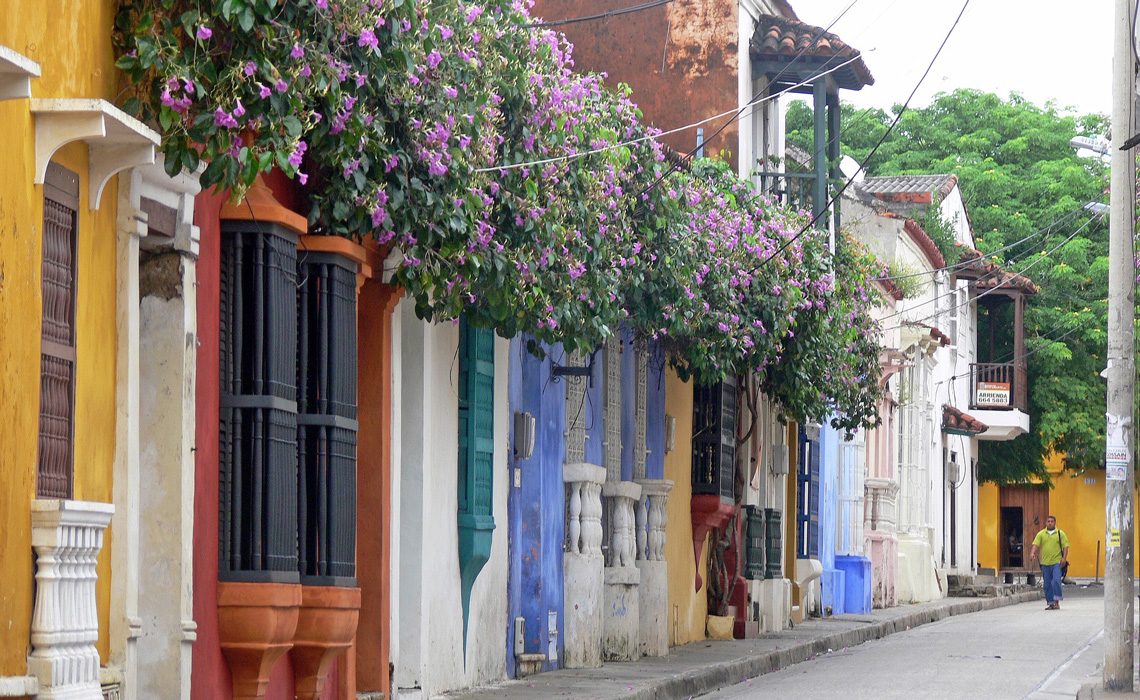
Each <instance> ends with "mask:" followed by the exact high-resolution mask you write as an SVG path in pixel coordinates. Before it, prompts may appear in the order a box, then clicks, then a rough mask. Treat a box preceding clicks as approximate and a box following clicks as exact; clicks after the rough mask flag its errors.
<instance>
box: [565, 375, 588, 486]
mask: <svg viewBox="0 0 1140 700" xmlns="http://www.w3.org/2000/svg"><path fill="white" fill-rule="evenodd" d="M566 366H567V367H585V366H586V360H585V358H584V357H582V354H581V353H578V352H574V353H570V354H569V355H567V358H566ZM565 380H566V462H567V463H570V464H573V463H575V462H585V461H586V382H588V381H589V379H588V378H587V377H572V376H568V377H566V378H565Z"/></svg>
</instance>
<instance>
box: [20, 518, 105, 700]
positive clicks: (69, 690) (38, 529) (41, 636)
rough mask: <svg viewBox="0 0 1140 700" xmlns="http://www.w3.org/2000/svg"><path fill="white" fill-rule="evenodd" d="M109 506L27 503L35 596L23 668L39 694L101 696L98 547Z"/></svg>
mask: <svg viewBox="0 0 1140 700" xmlns="http://www.w3.org/2000/svg"><path fill="white" fill-rule="evenodd" d="M113 512H114V508H113V507H112V506H111V505H110V504H106V503H84V502H80V501H62V500H42V501H33V503H32V546H33V549H34V550H35V552H36V600H35V606H34V609H33V614H32V630H31V631H32V634H31V643H32V653H31V654H30V655H29V657H28V670H29V673H30V674H31V675H33V676H35V677H36V678H37V680H38V681H39V687H40V692H41V694H42V695H43V696H45V697H63V696H66V697H69V698H76V699H79V700H86V699H88V698H91V699H93V700H98V699H99V698H101V697H102V694H101V692H100V689H99V652H98V650H97V649H96V648H95V644H96V643H97V642H98V640H99V611H98V608H97V604H96V600H97V596H96V587H97V586H96V584H97V578H98V569H97V563H98V557H99V550H100V549H101V548H102V546H103V531H104V529H105V528H106V527H107V524H108V523H109V522H110V520H111V514H112V513H113Z"/></svg>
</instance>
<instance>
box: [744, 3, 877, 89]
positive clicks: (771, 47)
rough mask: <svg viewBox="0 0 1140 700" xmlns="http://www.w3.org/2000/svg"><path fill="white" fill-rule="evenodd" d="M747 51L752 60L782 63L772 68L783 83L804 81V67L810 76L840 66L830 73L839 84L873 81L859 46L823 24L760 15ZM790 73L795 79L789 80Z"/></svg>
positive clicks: (848, 85) (851, 85) (855, 86)
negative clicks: (817, 25) (845, 39)
mask: <svg viewBox="0 0 1140 700" xmlns="http://www.w3.org/2000/svg"><path fill="white" fill-rule="evenodd" d="M748 52H749V55H750V56H751V57H752V60H753V61H755V62H758V63H768V64H776V65H782V66H783V68H776V69H775V70H773V71H772V72H773V73H775V74H778V75H781V76H782V78H783V80H782V82H798V81H799V80H803V79H804V73H805V70H806V72H807V73H808V75H809V76H810V75H820V74H822V73H824V72H826V71H828V70H831V69H833V68H836V67H837V66H842V67H841V68H838V69H837V70H835V71H834V72H832V73H830V76H831V77H832V79H833V80H834V81H835V84H836V85H837V86H838V87H840V88H843V89H847V90H859V89H860V88H862V87H863V86H865V85H874V84H875V79H874V77H872V76H871V71H870V69H868V68H867V64H866V63H864V62H863V58H862V54H861V53H860V52H859V50H858V49H856V48H854V47H852V46H850V45H849V44H847V43H846V42H844V41H843V40H842V39H840V38H839V37H838V36H836V35H835V34H832V33H831V32H828V31H826V30H824V29H823V28H822V27H816V26H814V25H811V24H807V23H805V22H801V21H799V20H798V19H792V18H789V17H777V16H775V15H761V16H760V17H759V18H758V19H757V20H756V29H755V30H754V31H753V33H752V39H751V40H750V41H749V44H748ZM848 61H850V62H849V63H848ZM793 64H794V65H793ZM792 68H795V69H796V70H794V71H793V70H791V69H792ZM793 76H795V77H796V78H797V80H790V78H791V77H793Z"/></svg>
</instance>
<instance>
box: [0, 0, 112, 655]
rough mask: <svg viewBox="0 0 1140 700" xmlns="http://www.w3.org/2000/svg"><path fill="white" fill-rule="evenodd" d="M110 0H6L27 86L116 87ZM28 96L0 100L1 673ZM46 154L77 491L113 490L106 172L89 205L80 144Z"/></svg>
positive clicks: (102, 643) (22, 486) (6, 624)
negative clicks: (68, 245) (67, 289)
mask: <svg viewBox="0 0 1140 700" xmlns="http://www.w3.org/2000/svg"><path fill="white" fill-rule="evenodd" d="M112 18H113V2H112V1H111V0H87V1H85V2H70V1H65V0H7V2H5V3H4V8H3V11H2V12H0V45H3V46H7V47H9V48H11V49H13V50H15V51H17V52H19V53H22V54H24V55H25V56H27V57H29V58H31V59H32V60H34V61H36V62H38V63H39V64H40V69H41V72H42V76H41V77H40V78H38V79H33V81H32V95H33V96H34V97H46V98H65V97H86V98H94V97H101V98H104V99H108V100H111V99H114V96H115V81H116V80H117V76H116V71H115V69H114V67H113V56H112V49H111V25H112ZM29 107H30V105H29V102H28V101H27V100H6V101H3V102H0V125H3V129H4V149H3V152H4V157H3V166H2V167H0V329H3V330H2V331H0V425H3V426H4V449H3V450H0V576H3V578H4V581H5V583H4V585H3V586H0V631H2V632H0V638H2V639H3V643H2V644H0V675H23V674H25V673H26V672H27V653H28V633H29V626H30V623H31V608H32V590H33V587H32V586H33V579H32V577H33V565H32V562H33V557H32V552H31V546H30V529H31V526H30V505H31V501H32V499H33V498H34V497H35V464H36V451H37V433H38V425H39V413H38V412H39V401H38V397H39V373H40V309H41V300H40V297H41V293H40V259H41V246H42V229H41V226H42V222H43V188H42V187H40V186H36V185H33V184H32V179H33V175H34V167H35V153H34V150H33V147H34V143H35V131H34V123H33V119H32V115H31V112H30V111H29ZM54 160H55V161H56V162H58V163H59V164H61V165H63V166H64V167H67V168H69V169H71V170H74V171H75V172H77V173H79V175H80V207H79V246H78V253H79V255H78V288H77V294H78V299H79V304H78V308H77V313H76V352H77V363H76V396H75V415H74V419H75V449H74V454H75V491H74V496H75V498H77V499H82V500H93V501H103V502H110V501H111V498H112V496H111V494H112V488H111V481H112V473H113V459H114V447H115V444H114V441H115V355H116V330H115V276H116V270H115V238H116V233H115V220H116V207H115V202H116V200H117V192H116V187H115V183H114V182H112V183H110V184H109V185H108V186H107V188H106V189H105V191H104V193H103V206H102V208H101V209H100V210H99V211H98V212H92V211H91V210H90V209H89V208H88V202H87V193H88V177H87V149H86V147H85V146H84V145H82V144H72V145H70V146H67V147H65V148H63V149H61V150H60V151H58V152H57V153H56V155H55V158H54ZM110 549H111V533H110V531H108V533H107V538H106V540H105V541H104V544H103V551H102V554H101V555H100V558H99V564H98V576H99V581H98V605H99V626H100V640H99V650H100V653H101V654H102V655H103V658H104V659H106V656H107V651H108V635H107V631H108V625H107V616H108V609H109V603H110V585H111V571H110Z"/></svg>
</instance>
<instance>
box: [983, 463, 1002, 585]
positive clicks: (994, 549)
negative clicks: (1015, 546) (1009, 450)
mask: <svg viewBox="0 0 1140 700" xmlns="http://www.w3.org/2000/svg"><path fill="white" fill-rule="evenodd" d="M1000 536H1001V491H1000V490H999V489H998V487H997V486H996V485H994V484H991V483H988V482H987V483H984V484H979V485H978V563H979V564H981V565H982V566H983V567H985V568H988V569H993V570H995V571H996V570H997V569H998V564H999V563H1000V562H1001V559H1000V551H999V550H998V538H999V537H1000Z"/></svg>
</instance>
